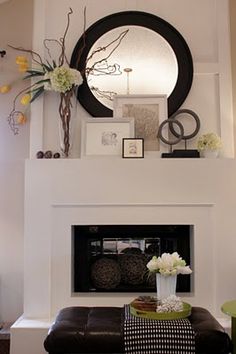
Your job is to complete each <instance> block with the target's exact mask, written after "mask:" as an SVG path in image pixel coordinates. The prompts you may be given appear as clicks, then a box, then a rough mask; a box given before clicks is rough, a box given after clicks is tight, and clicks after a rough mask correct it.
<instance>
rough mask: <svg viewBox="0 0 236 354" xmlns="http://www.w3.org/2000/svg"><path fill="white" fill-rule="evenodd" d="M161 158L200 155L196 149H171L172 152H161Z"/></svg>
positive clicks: (195, 156)
mask: <svg viewBox="0 0 236 354" xmlns="http://www.w3.org/2000/svg"><path fill="white" fill-rule="evenodd" d="M161 157H162V158H168V159H172V158H198V157H200V154H199V151H197V150H173V152H168V153H166V152H164V153H163V154H161Z"/></svg>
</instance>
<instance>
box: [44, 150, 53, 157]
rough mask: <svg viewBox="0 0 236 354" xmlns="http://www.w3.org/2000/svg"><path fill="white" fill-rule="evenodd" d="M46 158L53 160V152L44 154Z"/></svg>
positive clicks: (49, 151)
mask: <svg viewBox="0 0 236 354" xmlns="http://www.w3.org/2000/svg"><path fill="white" fill-rule="evenodd" d="M44 157H45V158H46V159H51V158H52V151H51V150H48V151H46V152H45V154H44Z"/></svg>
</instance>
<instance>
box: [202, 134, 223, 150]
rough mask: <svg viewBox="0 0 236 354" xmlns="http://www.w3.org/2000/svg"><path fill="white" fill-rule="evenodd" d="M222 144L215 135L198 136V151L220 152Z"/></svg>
mask: <svg viewBox="0 0 236 354" xmlns="http://www.w3.org/2000/svg"><path fill="white" fill-rule="evenodd" d="M221 148H222V142H221V139H220V137H219V136H218V135H217V134H215V133H207V134H203V135H202V136H200V138H199V139H198V142H197V149H198V151H204V150H220V149H221Z"/></svg>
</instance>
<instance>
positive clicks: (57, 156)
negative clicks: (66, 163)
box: [53, 152, 61, 159]
mask: <svg viewBox="0 0 236 354" xmlns="http://www.w3.org/2000/svg"><path fill="white" fill-rule="evenodd" d="M60 157H61V155H60V154H59V152H55V154H54V155H53V158H54V159H59V158H60Z"/></svg>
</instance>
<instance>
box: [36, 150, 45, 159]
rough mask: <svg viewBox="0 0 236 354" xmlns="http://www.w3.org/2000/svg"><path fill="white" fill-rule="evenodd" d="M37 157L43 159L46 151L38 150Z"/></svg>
mask: <svg viewBox="0 0 236 354" xmlns="http://www.w3.org/2000/svg"><path fill="white" fill-rule="evenodd" d="M36 157H37V159H43V158H44V153H43V151H38V152H37V154H36Z"/></svg>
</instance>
